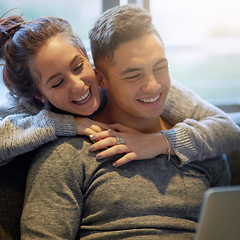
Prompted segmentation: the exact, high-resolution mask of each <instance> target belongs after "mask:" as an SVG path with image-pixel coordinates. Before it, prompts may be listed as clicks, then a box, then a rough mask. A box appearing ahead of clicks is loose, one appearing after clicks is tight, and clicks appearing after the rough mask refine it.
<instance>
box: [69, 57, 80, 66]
mask: <svg viewBox="0 0 240 240" xmlns="http://www.w3.org/2000/svg"><path fill="white" fill-rule="evenodd" d="M78 57H80V54H77V55H75V56H74V57H73V59H72V61H71V62H70V64H69V66H70V67H71V66H72V65H73V63H74V62H75V61H76V59H77V58H78Z"/></svg>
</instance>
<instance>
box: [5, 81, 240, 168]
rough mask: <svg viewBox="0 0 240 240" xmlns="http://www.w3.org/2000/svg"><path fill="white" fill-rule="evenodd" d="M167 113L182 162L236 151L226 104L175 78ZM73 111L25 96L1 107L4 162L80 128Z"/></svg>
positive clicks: (239, 142) (237, 139) (238, 138)
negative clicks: (201, 95)
mask: <svg viewBox="0 0 240 240" xmlns="http://www.w3.org/2000/svg"><path fill="white" fill-rule="evenodd" d="M162 117H163V118H164V119H166V120H167V121H168V122H169V123H171V124H172V125H174V127H173V128H172V129H170V130H166V131H165V134H166V135H167V136H168V137H169V139H170V141H171V143H172V146H173V148H174V150H175V152H176V155H177V156H178V157H179V159H180V160H181V163H182V164H185V163H187V162H190V161H193V160H203V159H206V158H212V157H215V156H219V155H221V154H222V153H226V152H230V151H234V150H236V149H238V148H239V147H240V134H239V133H240V128H239V127H238V126H237V125H236V124H235V123H234V122H233V121H232V120H231V119H230V118H229V117H228V116H227V114H225V113H224V112H222V111H221V110H219V109H218V108H216V107H214V106H212V105H211V104H209V103H207V102H205V101H203V100H202V99H200V98H199V97H198V96H197V95H196V94H194V93H193V92H192V91H189V90H187V89H186V88H185V87H183V86H182V85H181V84H179V83H178V82H176V81H175V80H173V79H172V82H171V89H170V93H169V96H168V98H167V101H166V105H165V109H164V112H163V114H162ZM76 131H77V126H76V122H75V120H74V118H73V116H71V115H64V114H57V113H53V112H51V111H49V110H44V109H43V110H40V109H39V108H37V107H36V106H34V105H32V104H30V103H29V100H28V99H21V101H20V102H19V104H18V105H16V104H15V103H14V102H13V103H11V102H10V103H9V104H8V105H5V106H2V107H1V108H0V142H1V145H0V166H1V165H4V164H6V163H7V162H9V161H10V160H11V159H12V158H13V157H15V156H17V155H19V154H22V153H26V152H28V151H31V150H33V149H35V148H37V147H39V146H41V145H43V144H45V143H47V142H49V141H53V140H56V139H57V137H59V136H73V135H75V134H76Z"/></svg>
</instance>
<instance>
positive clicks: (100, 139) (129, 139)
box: [89, 124, 174, 167]
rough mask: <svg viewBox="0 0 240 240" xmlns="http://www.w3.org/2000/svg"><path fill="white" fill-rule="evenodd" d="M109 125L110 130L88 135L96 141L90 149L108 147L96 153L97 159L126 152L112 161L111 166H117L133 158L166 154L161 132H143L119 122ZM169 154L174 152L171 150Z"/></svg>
mask: <svg viewBox="0 0 240 240" xmlns="http://www.w3.org/2000/svg"><path fill="white" fill-rule="evenodd" d="M110 127H111V129H112V130H111V131H103V132H99V133H96V134H94V136H90V138H91V139H93V140H94V141H96V142H95V143H94V144H92V145H91V146H90V148H89V150H90V151H95V150H99V149H103V148H107V147H109V148H107V149H106V150H104V151H102V152H101V153H99V154H97V156H96V157H97V159H102V158H105V157H109V156H112V155H115V154H118V153H126V154H125V155H124V156H123V157H122V158H120V159H118V160H117V161H116V162H114V163H113V166H115V167H118V166H121V165H123V164H125V163H127V162H130V161H133V160H142V159H150V158H153V157H156V156H157V155H159V154H167V150H168V145H167V142H166V139H165V138H164V136H163V134H162V133H152V134H144V133H140V132H138V131H136V130H134V129H132V128H129V127H125V126H123V125H121V124H113V125H110ZM114 130H116V131H114ZM116 137H121V138H122V139H123V140H124V143H118V142H117V138H116ZM120 140H121V139H120ZM171 154H174V153H173V150H172V152H171Z"/></svg>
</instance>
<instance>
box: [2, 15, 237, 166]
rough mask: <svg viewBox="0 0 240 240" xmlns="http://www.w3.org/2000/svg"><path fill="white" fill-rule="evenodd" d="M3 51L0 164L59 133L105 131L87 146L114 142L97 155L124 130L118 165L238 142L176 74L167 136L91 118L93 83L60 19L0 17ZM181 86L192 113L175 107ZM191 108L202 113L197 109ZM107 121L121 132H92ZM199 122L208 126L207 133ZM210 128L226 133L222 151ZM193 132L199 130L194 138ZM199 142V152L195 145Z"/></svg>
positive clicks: (190, 156)
mask: <svg viewBox="0 0 240 240" xmlns="http://www.w3.org/2000/svg"><path fill="white" fill-rule="evenodd" d="M0 57H1V59H2V60H3V62H4V67H3V80H4V83H5V85H6V86H7V87H8V89H9V91H10V99H11V101H10V100H9V104H8V105H7V106H2V107H1V109H0V133H1V134H0V136H1V137H0V141H1V143H2V144H1V146H0V165H4V164H6V163H7V162H9V161H10V160H11V159H12V158H13V157H15V156H17V155H19V154H23V153H26V152H28V151H31V150H33V149H35V148H37V147H39V146H41V145H42V144H44V143H46V142H49V141H53V140H55V139H56V138H57V137H59V136H73V135H75V134H80V135H87V136H90V135H91V136H92V137H94V136H95V139H96V140H99V139H101V138H104V139H103V140H102V145H94V146H92V147H90V149H91V150H96V149H99V148H100V147H107V146H113V147H112V148H109V149H108V152H106V151H105V152H104V153H103V154H102V155H100V157H99V158H101V157H105V156H109V155H113V154H116V153H118V152H119V148H116V147H115V145H117V144H118V143H121V141H120V142H119V141H118V140H119V138H118V139H117V138H116V136H118V137H121V138H120V140H125V141H124V143H125V144H122V145H121V146H122V147H123V145H124V146H125V149H121V152H126V153H127V154H126V155H125V159H124V161H123V162H122V163H121V164H123V163H125V162H127V161H131V160H135V159H145V158H150V157H154V156H157V155H159V154H170V153H171V154H177V156H178V157H179V159H180V160H181V161H182V163H180V164H183V163H185V162H189V161H192V160H202V159H206V158H210V157H215V156H217V155H220V154H222V153H224V152H226V151H231V150H234V149H236V146H232V145H229V144H228V141H227V139H229V138H231V139H232V138H236V136H237V134H236V132H237V131H239V129H238V127H237V126H236V125H235V124H234V123H233V122H232V121H231V120H230V119H229V118H228V117H227V115H226V114H224V113H223V112H222V111H220V110H219V109H217V108H215V107H213V106H211V105H209V104H207V103H205V102H204V101H202V100H201V99H199V98H198V97H197V96H195V94H193V93H192V92H189V91H188V90H186V89H185V88H183V87H182V86H181V85H179V84H178V83H176V82H175V81H172V86H171V90H170V94H169V97H168V99H167V102H166V108H165V110H164V112H163V117H164V118H168V119H169V121H171V123H172V125H175V128H174V129H172V130H168V131H166V132H165V135H166V136H167V137H168V139H169V140H170V142H169V141H168V140H167V138H166V136H165V135H163V133H158V134H142V133H141V134H140V133H139V132H137V131H133V130H132V129H130V128H126V127H124V126H122V125H118V124H117V125H111V126H108V125H106V124H102V123H100V122H96V121H93V120H91V116H92V114H94V112H95V111H97V109H98V108H99V106H100V102H101V101H100V94H99V88H98V82H97V79H96V76H95V72H94V70H93V69H92V67H91V65H90V63H89V60H88V57H87V53H86V51H85V49H84V47H83V45H82V43H81V41H80V39H79V37H78V36H77V35H75V34H74V33H73V31H72V29H71V26H70V24H69V23H68V22H67V21H66V20H63V19H61V18H56V17H49V18H38V19H35V20H32V21H30V22H24V20H23V19H22V18H21V17H20V16H10V17H8V18H6V19H1V20H0ZM171 91H173V94H171ZM186 92H188V93H190V95H191V98H189V99H184V102H185V104H188V106H191V107H190V108H188V109H191V111H192V112H189V111H188V112H186V113H185V109H184V108H181V109H179V105H178V101H179V99H178V98H181V99H182V97H184V96H185V94H186ZM103 96H104V94H103ZM176 96H178V97H177V98H176ZM103 98H104V97H103ZM102 103H103V104H104V101H103V100H102ZM181 106H182V105H181ZM200 107H201V108H200ZM195 109H198V111H199V109H202V112H201V113H197V114H196V112H195ZM179 113H184V114H179ZM87 116H90V117H89V118H86V117H87ZM189 118H193V119H189ZM180 122H182V123H180ZM177 123H179V124H177ZM110 127H111V129H115V130H118V132H116V131H103V132H102V133H99V134H100V136H99V135H97V133H98V132H101V131H102V130H104V129H105V130H106V129H109V128H110ZM199 127H200V128H199ZM203 127H204V128H205V127H206V131H204V132H203V131H202V128H203ZM208 128H219V132H221V136H222V138H225V139H226V141H221V144H222V148H221V149H222V152H219V151H217V150H216V149H214V146H215V145H214V142H215V141H217V140H218V138H219V136H218V135H216V136H209V135H208V131H207V129H208ZM199 129H200V131H199ZM119 131H120V132H119ZM186 131H187V133H186V134H185V136H186V138H185V139H184V141H183V140H182V139H179V138H178V132H181V136H183V135H182V133H184V132H186ZM121 132H122V133H121ZM189 132H191V133H190V135H191V136H192V137H191V138H190V137H188V136H189ZM120 134H123V135H120ZM194 135H198V136H199V137H198V138H197V139H198V140H197V141H196V142H195V140H194ZM129 139H131V141H129ZM199 141H200V143H201V146H202V148H201V151H200V153H199V152H196V151H195V149H196V148H195V146H196V145H197V144H199ZM98 143H99V144H101V141H99V142H98ZM133 143H135V144H133ZM136 143H137V144H136ZM236 144H238V143H236ZM94 147H95V148H94ZM143 149H144V153H143V151H142V150H143ZM198 149H199V147H198ZM129 154H130V155H129ZM98 156H99V155H98Z"/></svg>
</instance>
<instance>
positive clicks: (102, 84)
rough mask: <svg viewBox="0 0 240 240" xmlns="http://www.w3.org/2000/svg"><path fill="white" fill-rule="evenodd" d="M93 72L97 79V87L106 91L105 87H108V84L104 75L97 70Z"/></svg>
mask: <svg viewBox="0 0 240 240" xmlns="http://www.w3.org/2000/svg"><path fill="white" fill-rule="evenodd" d="M94 71H95V74H96V77H97V80H98V85H99V86H100V87H101V88H104V89H107V86H108V84H107V83H108V82H107V79H106V77H105V75H104V73H102V72H100V71H99V70H97V69H96V68H95V69H94Z"/></svg>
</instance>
